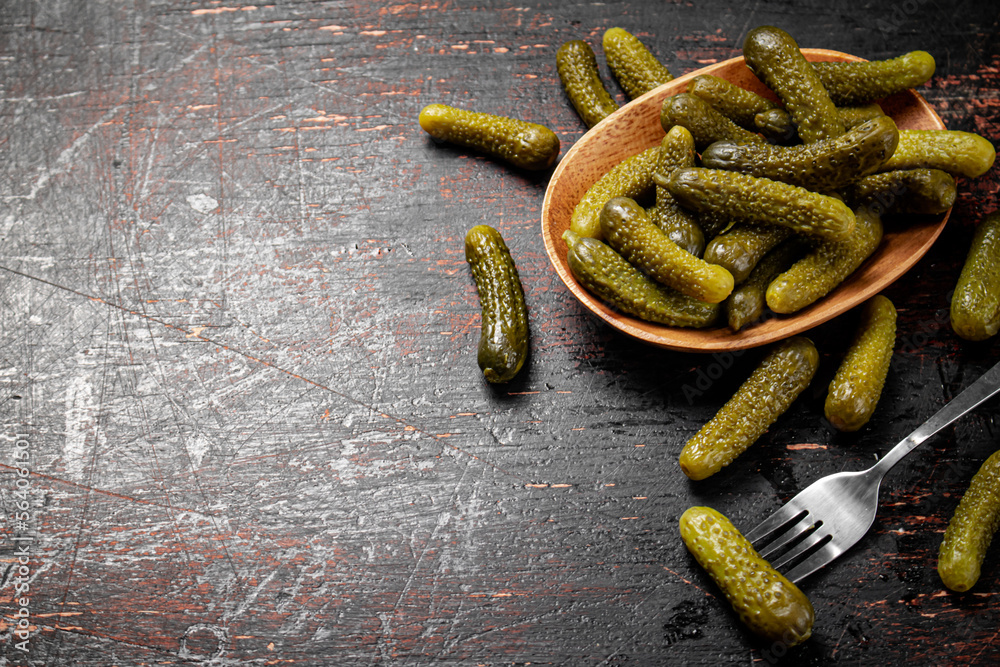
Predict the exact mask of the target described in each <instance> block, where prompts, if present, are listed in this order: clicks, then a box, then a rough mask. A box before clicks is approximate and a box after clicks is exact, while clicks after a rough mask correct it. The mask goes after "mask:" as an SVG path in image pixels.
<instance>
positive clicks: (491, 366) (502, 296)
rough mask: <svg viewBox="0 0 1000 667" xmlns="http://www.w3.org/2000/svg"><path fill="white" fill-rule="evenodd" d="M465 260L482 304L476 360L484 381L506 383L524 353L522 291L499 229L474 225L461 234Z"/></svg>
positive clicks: (525, 318)
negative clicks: (464, 233)
mask: <svg viewBox="0 0 1000 667" xmlns="http://www.w3.org/2000/svg"><path fill="white" fill-rule="evenodd" d="M465 260H466V261H467V262H468V264H469V267H470V268H471V269H472V277H473V279H474V280H475V282H476V289H477V290H478V292H479V301H480V304H481V306H482V311H483V312H482V332H481V335H480V338H479V352H478V355H477V361H478V362H479V368H480V369H481V370H482V371H483V376H484V377H485V378H486V380H487V381H488V382H491V383H501V382H509V381H510V380H512V379H513V378H514V376H515V375H517V373H518V371H520V370H521V367H522V366H523V365H524V361H525V359H526V358H527V356H528V310H527V307H526V305H525V302H524V290H523V289H522V287H521V280H520V278H519V277H518V274H517V267H516V266H515V265H514V260H513V259H511V256H510V251H509V250H508V248H507V244H506V243H504V240H503V237H502V236H501V235H500V232H498V231H497V230H495V229H493V228H492V227H490V226H488V225H476V226H475V227H473V228H472V229H470V230H469V231H468V233H467V234H466V235H465Z"/></svg>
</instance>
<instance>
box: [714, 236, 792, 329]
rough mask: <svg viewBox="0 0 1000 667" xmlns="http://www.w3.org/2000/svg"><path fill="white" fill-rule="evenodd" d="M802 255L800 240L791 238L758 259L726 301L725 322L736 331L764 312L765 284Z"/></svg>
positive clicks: (765, 302)
mask: <svg viewBox="0 0 1000 667" xmlns="http://www.w3.org/2000/svg"><path fill="white" fill-rule="evenodd" d="M801 255H802V244H801V243H799V242H798V240H797V239H790V240H789V241H786V242H784V243H782V244H781V245H779V246H778V247H777V248H775V249H774V250H772V251H771V252H769V253H767V254H766V255H764V257H763V258H762V259H761V260H760V261H759V262H757V265H756V266H755V267H754V268H753V271H751V272H750V275H749V276H748V277H747V279H746V280H745V281H744V282H743V283H742V284H741V285H739V286H738V287H736V288H735V289H733V293H732V294H730V295H729V298H728V299H726V301H725V304H724V307H725V310H726V322H727V324H729V328H730V329H732V330H733V331H739V330H740V329H742V328H743V327H745V326H746V325H748V324H750V323H752V322H755V321H756V320H757V319H758V318H759V317H760V316H761V315H763V314H764V307H765V306H766V305H767V301H766V294H767V286H768V285H769V284H771V281H772V280H774V278H775V276H777V275H778V274H780V273H782V272H783V271H786V270H787V269H788V267H790V266H791V265H792V264H793V263H794V262H795V260H796V259H798V258H799V257H800V256H801Z"/></svg>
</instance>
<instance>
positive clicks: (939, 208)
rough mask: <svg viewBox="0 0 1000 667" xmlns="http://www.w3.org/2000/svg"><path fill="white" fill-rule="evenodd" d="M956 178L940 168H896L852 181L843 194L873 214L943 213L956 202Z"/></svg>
mask: <svg viewBox="0 0 1000 667" xmlns="http://www.w3.org/2000/svg"><path fill="white" fill-rule="evenodd" d="M957 194H958V189H957V187H956V185H955V178H954V176H952V175H951V174H949V173H948V172H946V171H941V170H940V169H896V170H893V171H885V172H882V173H881V174H872V175H871V176H865V177H864V178H862V179H860V180H858V181H857V182H856V183H853V184H851V186H850V187H848V188H847V190H846V192H845V197H846V198H847V200H848V201H850V202H851V205H852V206H855V207H860V206H864V207H866V208H870V209H872V210H873V211H874V212H875V213H876V214H878V215H882V214H886V213H916V214H918V215H933V214H936V213H944V212H945V211H947V210H948V209H949V208H951V207H952V205H953V204H954V203H955V197H956V196H957Z"/></svg>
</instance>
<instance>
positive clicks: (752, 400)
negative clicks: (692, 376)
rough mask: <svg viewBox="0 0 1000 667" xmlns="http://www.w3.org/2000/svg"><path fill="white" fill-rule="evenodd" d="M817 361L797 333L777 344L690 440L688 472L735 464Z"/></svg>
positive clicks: (684, 461) (683, 461) (700, 475)
mask: <svg viewBox="0 0 1000 667" xmlns="http://www.w3.org/2000/svg"><path fill="white" fill-rule="evenodd" d="M818 366H819V352H817V351H816V346H815V345H813V343H812V341H811V340H809V339H808V338H805V337H802V336H796V337H794V338H790V339H788V340H786V341H783V342H781V343H778V344H777V345H776V346H775V347H773V348H772V349H771V351H770V352H768V354H767V356H765V357H764V359H763V361H761V362H760V365H759V366H758V367H757V369H756V370H754V372H753V373H752V374H751V375H750V377H749V378H748V379H747V380H746V382H744V383H743V384H742V385H741V386H740V388H739V389H738V390H737V391H736V394H735V395H734V396H733V397H732V398H731V399H729V401H728V402H727V403H726V404H725V405H723V406H722V409H721V410H719V412H718V413H717V414H716V415H715V416H714V417H712V419H711V420H709V421H708V423H707V424H705V425H704V426H703V427H702V428H701V430H699V431H698V432H697V433H696V434H695V435H694V437H692V438H691V439H690V440H688V441H687V444H685V445H684V449H683V450H682V451H681V455H680V466H681V470H683V471H684V474H685V475H687V476H688V477H690V478H691V479H694V480H701V479H705V478H706V477H710V476H711V475H714V474H715V473H717V472H719V471H720V470H722V468H723V467H725V466H727V465H729V464H730V463H732V462H733V461H734V460H735V459H736V457H737V456H739V455H740V454H742V453H743V452H744V451H746V449H747V448H748V447H750V445H752V444H753V443H754V442H756V441H757V439H758V438H759V437H760V436H761V435H762V434H763V433H764V431H766V430H767V429H768V427H770V426H771V424H773V423H774V422H775V420H777V419H778V417H780V416H781V415H782V414H784V412H785V411H786V410H787V409H788V407H789V406H790V405H791V404H792V402H793V401H794V400H795V399H796V398H797V397H798V395H799V394H801V393H802V391H803V390H805V388H806V387H807V386H809V383H810V381H812V378H813V375H815V373H816V368H817V367H818Z"/></svg>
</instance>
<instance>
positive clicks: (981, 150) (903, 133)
mask: <svg viewBox="0 0 1000 667" xmlns="http://www.w3.org/2000/svg"><path fill="white" fill-rule="evenodd" d="M996 156H997V154H996V150H995V149H994V148H993V144H991V143H990V142H989V141H988V140H986V139H985V138H983V137H981V136H979V135H978V134H974V133H972V132H962V131H960V130H900V131H899V144H898V145H897V146H896V151H895V152H894V153H893V154H892V157H891V158H889V159H888V160H886V161H885V163H884V164H883V165H882V167H881V170H882V171H892V170H893V169H919V168H924V167H925V168H928V169H941V170H943V171H946V172H948V173H949V174H952V175H953V176H966V177H968V178H977V177H979V176H982V175H983V174H985V173H986V172H987V171H989V170H990V167H992V166H993V162H994V160H996Z"/></svg>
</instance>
